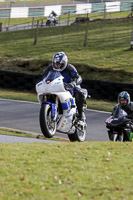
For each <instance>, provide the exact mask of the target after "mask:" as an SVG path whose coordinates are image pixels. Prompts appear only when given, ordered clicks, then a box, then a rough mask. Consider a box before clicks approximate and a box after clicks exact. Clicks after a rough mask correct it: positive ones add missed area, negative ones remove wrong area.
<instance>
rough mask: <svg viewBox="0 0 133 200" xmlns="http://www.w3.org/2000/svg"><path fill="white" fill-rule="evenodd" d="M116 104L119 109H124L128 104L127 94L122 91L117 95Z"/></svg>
mask: <svg viewBox="0 0 133 200" xmlns="http://www.w3.org/2000/svg"><path fill="white" fill-rule="evenodd" d="M118 103H119V104H120V106H121V107H125V106H127V105H128V104H129V103H130V95H129V93H128V92H126V91H123V92H120V93H119V95H118Z"/></svg>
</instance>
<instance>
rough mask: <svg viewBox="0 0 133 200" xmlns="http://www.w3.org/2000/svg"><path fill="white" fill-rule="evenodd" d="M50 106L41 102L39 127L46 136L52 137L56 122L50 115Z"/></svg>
mask: <svg viewBox="0 0 133 200" xmlns="http://www.w3.org/2000/svg"><path fill="white" fill-rule="evenodd" d="M51 112H52V111H51V106H50V105H49V104H42V105H41V109H40V117H39V118H40V120H39V121H40V127H41V131H42V133H43V135H44V136H45V137H47V138H52V137H53V136H54V135H55V133H56V127H57V122H54V121H53V120H52V117H51Z"/></svg>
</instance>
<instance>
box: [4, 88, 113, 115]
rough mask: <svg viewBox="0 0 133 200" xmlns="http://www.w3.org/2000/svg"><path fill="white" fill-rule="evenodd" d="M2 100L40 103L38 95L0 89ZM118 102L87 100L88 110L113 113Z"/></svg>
mask: <svg viewBox="0 0 133 200" xmlns="http://www.w3.org/2000/svg"><path fill="white" fill-rule="evenodd" d="M0 98H4V99H14V100H23V101H32V102H38V100H37V95H36V93H31V92H27V91H23V92H20V91H15V90H9V89H8V90H7V89H2V88H0ZM115 103H116V102H109V101H103V100H95V99H87V108H88V109H95V110H102V111H109V112H111V111H112V109H113V107H114V105H115Z"/></svg>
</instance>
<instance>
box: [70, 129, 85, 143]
mask: <svg viewBox="0 0 133 200" xmlns="http://www.w3.org/2000/svg"><path fill="white" fill-rule="evenodd" d="M68 138H69V140H70V141H71V142H76V141H78V142H84V141H85V139H86V130H84V131H80V130H79V129H76V130H75V133H73V134H69V135H68Z"/></svg>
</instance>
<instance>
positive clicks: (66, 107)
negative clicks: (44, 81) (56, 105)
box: [61, 101, 70, 110]
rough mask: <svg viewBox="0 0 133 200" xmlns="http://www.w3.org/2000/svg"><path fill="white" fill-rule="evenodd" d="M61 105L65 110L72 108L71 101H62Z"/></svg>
mask: <svg viewBox="0 0 133 200" xmlns="http://www.w3.org/2000/svg"><path fill="white" fill-rule="evenodd" d="M61 105H62V109H63V110H68V109H69V108H70V101H68V102H66V103H62V104H61Z"/></svg>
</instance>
